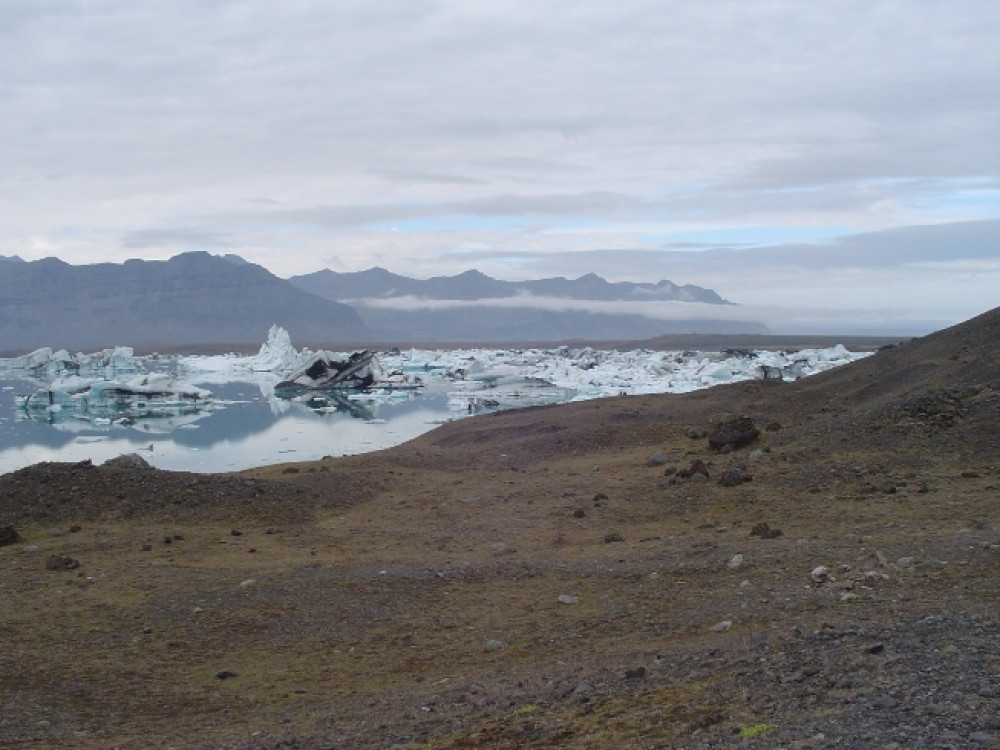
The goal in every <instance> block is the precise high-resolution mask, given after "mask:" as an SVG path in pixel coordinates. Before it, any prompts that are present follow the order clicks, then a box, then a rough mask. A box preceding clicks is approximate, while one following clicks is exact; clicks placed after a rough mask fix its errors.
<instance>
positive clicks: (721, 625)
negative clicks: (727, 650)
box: [709, 620, 733, 633]
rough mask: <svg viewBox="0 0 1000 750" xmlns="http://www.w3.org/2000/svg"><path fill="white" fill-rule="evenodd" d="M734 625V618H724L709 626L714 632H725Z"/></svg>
mask: <svg viewBox="0 0 1000 750" xmlns="http://www.w3.org/2000/svg"><path fill="white" fill-rule="evenodd" d="M732 626H733V621H732V620H722V621H720V622H717V623H715V625H713V626H712V627H710V628H709V630H711V631H712V632H713V633H724V632H725V631H727V630H729V628H731V627H732Z"/></svg>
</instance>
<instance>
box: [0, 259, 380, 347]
mask: <svg viewBox="0 0 1000 750" xmlns="http://www.w3.org/2000/svg"><path fill="white" fill-rule="evenodd" d="M275 323H277V324H278V325H280V326H282V327H284V328H285V329H287V330H288V331H289V332H290V333H291V335H292V336H293V337H294V338H295V340H296V341H298V342H303V343H305V342H342V341H360V340H364V339H368V338H370V337H371V332H370V331H369V330H368V329H367V328H366V327H365V325H364V323H363V322H362V321H361V318H360V317H359V316H358V315H357V313H356V312H355V311H354V310H353V309H351V308H350V307H349V306H347V305H343V304H340V303H338V302H334V301H331V300H326V299H321V298H319V297H315V296H313V295H309V294H305V293H303V292H302V291H301V290H300V289H297V288H295V287H293V286H292V285H291V284H289V283H288V282H287V281H284V280H282V279H279V278H278V277H277V276H274V275H273V274H271V273H270V272H269V271H267V270H266V269H264V268H262V267H260V266H257V265H254V264H252V263H247V262H245V261H242V259H240V262H234V261H233V259H232V258H220V257H217V256H213V255H210V254H208V253H205V252H194V253H185V254H182V255H177V256H175V257H173V258H171V259H170V260H168V261H143V260H128V261H125V263H123V264H114V263H100V264H95V265H84V266H71V265H69V264H67V263H64V262H63V261H61V260H58V259H57V258H46V259H44V260H38V261H34V262H30V263H26V262H20V263H19V262H10V259H6V262H4V264H3V272H2V273H0V350H2V351H10V350H19V349H22V350H23V349H34V348H37V347H41V346H52V347H65V348H68V349H96V348H101V347H106V346H113V345H116V344H127V345H184V344H252V343H257V344H259V343H260V342H262V341H263V340H264V339H265V338H266V336H267V331H268V329H269V328H270V326H271V325H273V324H275Z"/></svg>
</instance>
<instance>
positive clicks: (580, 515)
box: [573, 508, 587, 518]
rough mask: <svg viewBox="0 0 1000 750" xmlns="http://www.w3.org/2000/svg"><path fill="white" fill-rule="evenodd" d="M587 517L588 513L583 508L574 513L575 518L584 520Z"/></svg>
mask: <svg viewBox="0 0 1000 750" xmlns="http://www.w3.org/2000/svg"><path fill="white" fill-rule="evenodd" d="M586 515H587V512H586V511H585V510H584V509H583V508H577V509H576V510H574V511H573V518H584V517H586Z"/></svg>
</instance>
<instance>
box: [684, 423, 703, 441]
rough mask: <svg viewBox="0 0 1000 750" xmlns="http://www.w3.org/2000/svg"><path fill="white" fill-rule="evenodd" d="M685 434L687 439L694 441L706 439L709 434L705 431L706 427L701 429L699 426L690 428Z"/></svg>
mask: <svg viewBox="0 0 1000 750" xmlns="http://www.w3.org/2000/svg"><path fill="white" fill-rule="evenodd" d="M684 434H685V435H686V436H687V437H689V438H691V439H692V440H701V439H702V438H703V437H705V435H707V434H708V432H707V430H705V428H704V427H701V426H699V425H691V426H690V427H688V428H687V431H686V432H685V433H684Z"/></svg>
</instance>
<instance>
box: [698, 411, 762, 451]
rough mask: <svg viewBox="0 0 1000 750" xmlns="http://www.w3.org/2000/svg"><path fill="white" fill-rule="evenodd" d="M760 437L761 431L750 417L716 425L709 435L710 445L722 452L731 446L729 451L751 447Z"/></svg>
mask: <svg viewBox="0 0 1000 750" xmlns="http://www.w3.org/2000/svg"><path fill="white" fill-rule="evenodd" d="M758 435H760V430H758V429H757V425H755V424H754V423H753V420H752V419H750V417H737V418H736V419H731V420H729V421H728V422H722V423H720V424H718V425H716V426H715V429H714V430H712V431H711V432H710V433H709V434H708V445H709V447H711V448H714V449H715V450H718V451H722V450H723V449H724V448H726V446H729V450H735V449H736V448H742V447H743V446H744V445H749V444H750V443H752V442H753V441H754V440H756V439H757V436H758Z"/></svg>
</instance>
